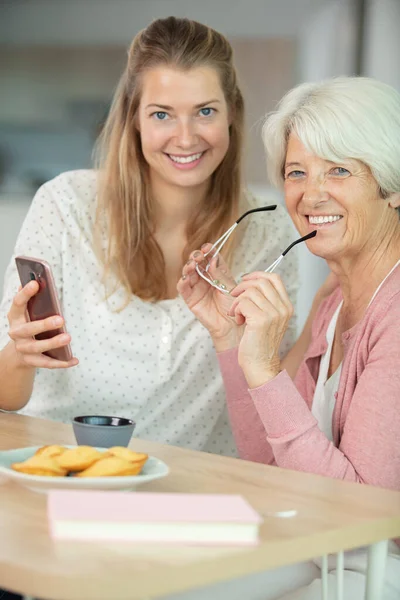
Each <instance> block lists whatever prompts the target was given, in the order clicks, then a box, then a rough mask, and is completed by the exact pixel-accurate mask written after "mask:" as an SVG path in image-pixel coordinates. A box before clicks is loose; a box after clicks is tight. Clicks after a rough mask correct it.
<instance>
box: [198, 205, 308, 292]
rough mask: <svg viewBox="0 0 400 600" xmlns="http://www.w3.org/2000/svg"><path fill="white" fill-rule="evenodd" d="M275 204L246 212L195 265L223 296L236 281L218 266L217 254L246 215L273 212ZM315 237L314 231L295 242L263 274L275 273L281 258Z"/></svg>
mask: <svg viewBox="0 0 400 600" xmlns="http://www.w3.org/2000/svg"><path fill="white" fill-rule="evenodd" d="M275 209H276V204H272V205H269V206H261V207H260V208H253V209H252V210H248V211H247V212H245V213H244V214H243V215H242V216H241V217H239V218H238V220H237V221H235V223H234V224H233V225H232V227H230V228H229V229H228V230H227V231H226V232H225V233H224V234H223V235H221V237H220V238H219V239H218V240H217V241H216V242H215V243H214V244H213V245H212V246H211V248H210V250H209V251H208V252H206V254H205V255H204V260H202V261H201V262H200V263H197V265H196V271H197V273H198V274H199V275H200V277H202V278H203V279H204V280H205V281H207V283H209V284H210V285H212V286H213V287H214V288H216V289H217V290H219V291H220V292H223V293H224V294H229V292H230V290H231V289H233V288H234V287H235V286H236V285H237V284H236V281H235V280H234V279H233V278H232V276H231V275H229V273H227V272H226V270H225V269H223V268H222V267H220V266H219V264H218V263H219V260H218V254H219V253H220V251H221V250H222V248H223V246H224V245H225V244H226V242H227V241H228V239H229V237H230V236H231V235H232V233H233V232H234V231H235V229H236V227H237V226H238V225H239V223H240V221H242V220H243V219H244V218H245V217H247V215H250V214H252V213H255V212H262V211H267V210H275ZM316 235H317V232H316V231H312V232H311V233H308V234H307V235H305V236H303V237H301V238H299V239H298V240H295V241H294V242H292V243H291V244H290V246H288V247H287V248H286V250H284V251H283V252H282V254H281V255H280V256H279V257H278V258H277V259H276V260H275V261H274V262H273V263H272V264H271V265H270V266H269V267H268V268H267V269H265V273H272V272H273V271H275V269H276V268H277V266H278V265H279V264H280V263H281V262H282V260H283V258H284V257H285V256H286V254H287V253H288V252H289V250H291V249H292V248H293V247H294V246H296V245H297V244H300V242H304V241H305V240H309V239H310V238H313V237H315V236H316Z"/></svg>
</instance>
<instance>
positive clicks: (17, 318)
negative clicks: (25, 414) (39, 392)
mask: <svg viewBox="0 0 400 600" xmlns="http://www.w3.org/2000/svg"><path fill="white" fill-rule="evenodd" d="M48 185H49V184H46V185H45V186H43V187H42V188H41V189H40V190H39V191H38V192H37V194H36V195H35V198H34V199H33V201H32V204H31V207H30V209H29V211H28V214H27V216H26V219H25V221H24V223H23V225H22V228H21V232H20V234H19V236H18V240H17V243H16V247H15V251H14V256H15V255H18V254H23V255H28V256H33V257H35V258H44V259H45V260H47V261H49V263H50V264H51V266H52V268H53V273H54V275H55V280H56V282H57V283H58V284H61V283H62V269H61V258H60V256H61V244H62V237H63V229H64V222H63V216H62V215H61V213H60V210H59V208H58V206H57V204H56V201H55V200H54V199H53V198H52V195H51V194H50V192H49V191H48ZM14 256H13V258H12V259H11V261H10V264H9V266H8V269H7V272H6V276H5V286H4V296H3V299H2V301H1V304H0V409H1V410H19V409H20V408H22V407H23V406H25V404H26V403H27V402H28V401H29V398H30V396H31V393H32V389H33V384H34V377H35V373H36V368H38V367H39V368H40V367H42V368H65V367H69V366H73V365H75V364H77V362H78V361H77V360H76V359H73V360H72V361H69V362H68V363H64V362H61V361H56V360H54V359H51V358H49V357H47V356H45V355H44V354H42V353H43V352H45V351H46V350H49V349H50V348H55V347H59V346H62V345H64V344H65V343H68V341H69V339H67V340H66V339H64V340H61V336H56V337H54V338H52V339H51V340H43V341H37V340H35V339H34V338H33V336H34V335H36V334H37V333H40V332H42V331H47V330H52V329H55V328H56V327H59V326H60V323H57V324H55V322H54V320H53V318H52V317H50V318H48V319H45V320H43V321H36V322H32V323H30V322H29V321H28V319H27V302H28V300H29V299H30V298H31V297H32V296H34V295H35V294H36V293H37V291H38V289H39V287H38V284H37V283H36V282H31V283H29V284H28V285H27V286H25V287H24V288H23V289H22V290H20V291H17V290H18V288H19V287H20V281H19V277H18V273H17V269H16V266H15V262H14ZM58 291H59V295H60V299H62V294H61V292H62V287H61V288H59V290H58ZM68 337H69V336H68ZM10 338H11V341H10Z"/></svg>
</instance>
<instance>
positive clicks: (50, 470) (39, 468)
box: [11, 454, 67, 477]
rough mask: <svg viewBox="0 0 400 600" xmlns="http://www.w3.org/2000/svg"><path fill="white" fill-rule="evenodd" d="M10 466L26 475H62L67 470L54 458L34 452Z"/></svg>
mask: <svg viewBox="0 0 400 600" xmlns="http://www.w3.org/2000/svg"><path fill="white" fill-rule="evenodd" d="M11 468H12V469H14V471H18V472H19V473H26V474H27V475H43V476H45V477H64V476H65V475H66V474H67V470H66V469H64V468H63V467H61V466H60V465H59V463H58V462H57V461H56V460H55V458H52V457H48V456H38V455H36V454H34V455H33V456H31V458H28V459H27V460H25V461H24V462H21V463H13V464H12V465H11Z"/></svg>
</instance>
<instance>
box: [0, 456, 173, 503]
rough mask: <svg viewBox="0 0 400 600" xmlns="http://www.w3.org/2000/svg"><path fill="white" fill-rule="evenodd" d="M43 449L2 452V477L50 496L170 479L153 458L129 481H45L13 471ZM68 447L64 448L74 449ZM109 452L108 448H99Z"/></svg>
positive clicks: (160, 464) (75, 479)
mask: <svg viewBox="0 0 400 600" xmlns="http://www.w3.org/2000/svg"><path fill="white" fill-rule="evenodd" d="M40 447H41V446H32V447H29V448H18V449H17V450H5V451H3V452H0V475H4V476H5V477H8V478H9V479H12V480H13V481H15V482H16V483H19V484H20V485H23V486H25V487H27V488H29V489H30V490H33V491H35V492H44V493H46V492H48V491H49V490H51V489H53V490H54V489H63V490H133V489H134V488H136V487H137V486H138V485H140V484H141V483H146V482H147V481H153V480H154V479H160V477H165V476H166V475H168V472H169V469H168V467H167V465H166V464H165V463H164V462H163V461H162V460H159V459H158V458H155V457H154V456H149V458H148V459H147V461H146V463H145V465H144V467H143V469H142V472H141V473H139V475H127V476H126V477H82V478H81V477H43V476H41V475H27V474H26V473H19V472H18V471H14V470H13V469H11V464H12V463H15V462H23V461H24V460H26V459H27V458H30V457H31V456H33V455H34V454H35V452H36V450H38V448H40ZM74 447H75V446H67V445H65V448H74ZM97 449H98V450H100V452H106V450H107V448H97Z"/></svg>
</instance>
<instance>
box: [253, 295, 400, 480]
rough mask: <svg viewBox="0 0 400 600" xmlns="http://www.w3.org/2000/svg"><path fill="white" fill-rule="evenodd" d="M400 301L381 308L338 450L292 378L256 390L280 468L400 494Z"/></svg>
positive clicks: (282, 377)
mask: <svg viewBox="0 0 400 600" xmlns="http://www.w3.org/2000/svg"><path fill="white" fill-rule="evenodd" d="M396 302H397V305H395V303H393V304H392V305H391V307H390V310H389V309H388V307H387V306H382V307H381V316H380V318H379V322H378V323H377V325H375V328H374V332H373V335H371V338H370V339H369V340H368V346H369V348H370V351H369V353H368V354H367V355H366V356H365V357H364V358H365V364H364V365H363V371H362V373H361V375H360V377H359V379H358V381H357V384H356V387H355V389H354V393H353V396H352V398H351V402H350V404H349V407H348V413H347V417H346V422H345V425H344V429H343V432H342V437H341V440H340V445H339V447H338V448H337V447H335V446H334V444H333V443H332V442H330V441H329V440H328V439H327V438H326V437H325V435H324V434H323V433H322V432H321V431H320V429H319V428H318V425H317V421H316V419H315V418H314V417H313V415H312V414H311V411H310V409H309V408H308V406H307V404H306V402H305V401H304V399H303V398H302V397H301V395H300V394H299V392H298V391H297V389H296V387H295V385H294V383H293V382H292V380H291V379H290V377H289V376H288V374H287V373H285V372H282V373H280V374H279V375H277V376H276V377H275V378H273V379H272V380H270V381H268V382H267V383H265V384H264V385H262V386H260V387H258V388H256V389H253V390H251V391H250V394H251V397H252V400H253V402H254V405H255V407H256V409H257V412H258V414H259V417H260V419H261V421H262V423H263V425H264V427H265V431H266V435H267V440H268V442H269V443H270V445H271V447H272V450H273V453H274V456H275V460H276V464H277V465H278V466H280V467H284V468H288V469H295V470H300V471H308V472H312V473H316V474H320V475H325V476H328V477H334V478H337V479H344V480H348V481H353V482H360V483H367V484H370V485H377V486H382V487H388V488H393V489H400V437H399V431H400V374H399V369H398V355H399V353H400V333H399V331H398V327H393V323H398V320H399V319H400V308H399V303H398V299H397V298H396ZM350 351H351V350H350ZM352 352H354V353H355V352H356V350H355V349H354V350H353V351H352ZM351 358H352V360H353V361H355V360H356V358H355V356H352V357H351ZM360 360H362V357H360V355H357V361H358V363H359V362H360ZM349 362H350V361H349V359H347V360H346V363H345V364H344V366H343V368H344V371H343V372H342V377H343V376H344V377H346V370H345V369H348V368H349Z"/></svg>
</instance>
